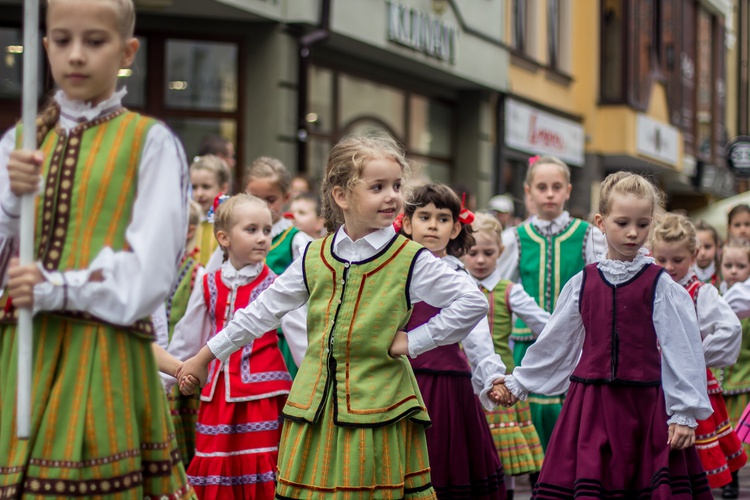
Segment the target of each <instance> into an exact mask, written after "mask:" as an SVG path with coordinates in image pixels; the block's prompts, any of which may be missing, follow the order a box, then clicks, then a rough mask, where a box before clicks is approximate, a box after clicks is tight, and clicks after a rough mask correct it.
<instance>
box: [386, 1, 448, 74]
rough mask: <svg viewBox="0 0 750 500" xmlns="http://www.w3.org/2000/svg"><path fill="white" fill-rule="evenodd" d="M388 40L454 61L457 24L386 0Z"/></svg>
mask: <svg viewBox="0 0 750 500" xmlns="http://www.w3.org/2000/svg"><path fill="white" fill-rule="evenodd" d="M386 7H387V9H388V40H390V41H391V42H395V43H397V44H399V45H404V46H406V47H410V48H412V49H414V50H416V51H419V52H422V53H424V54H427V55H428V56H430V57H434V58H436V59H440V60H441V61H447V62H449V63H455V61H456V48H457V42H458V28H457V27H455V26H451V25H449V24H447V23H444V22H443V21H442V20H440V19H439V18H438V17H436V16H433V15H431V14H427V13H425V12H420V11H418V10H417V9H414V8H412V7H408V6H406V5H402V4H400V3H396V2H391V1H389V0H386Z"/></svg>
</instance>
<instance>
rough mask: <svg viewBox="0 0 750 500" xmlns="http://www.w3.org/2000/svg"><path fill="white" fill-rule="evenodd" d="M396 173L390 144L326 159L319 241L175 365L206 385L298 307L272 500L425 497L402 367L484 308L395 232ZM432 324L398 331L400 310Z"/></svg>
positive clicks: (419, 413)
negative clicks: (302, 331)
mask: <svg viewBox="0 0 750 500" xmlns="http://www.w3.org/2000/svg"><path fill="white" fill-rule="evenodd" d="M408 170H409V163H408V162H407V160H406V159H405V155H404V152H403V150H401V148H400V147H399V145H398V143H397V142H396V141H395V140H394V139H392V138H390V137H387V136H385V137H361V136H352V137H347V138H345V139H342V140H341V141H340V142H339V143H338V144H337V145H336V146H335V147H334V148H333V149H332V150H331V153H330V155H329V158H328V164H327V166H326V172H325V177H324V180H323V188H322V191H323V213H324V216H325V218H326V228H327V229H328V231H329V235H328V236H327V237H326V238H323V239H318V240H315V241H313V242H312V243H311V244H310V245H308V247H307V249H306V250H305V253H304V255H303V257H302V258H301V259H297V260H296V261H294V262H293V263H292V265H291V266H289V268H288V269H287V270H286V271H285V272H284V274H282V275H281V276H279V277H278V278H277V279H276V281H275V282H274V283H273V285H271V286H270V287H269V288H268V289H267V290H266V291H264V292H263V293H262V294H261V295H260V296H259V297H258V298H257V299H256V300H255V301H254V302H252V303H251V304H250V305H249V306H248V307H247V308H245V309H242V310H239V311H237V313H236V314H235V316H234V319H233V320H232V321H231V322H230V323H229V325H228V326H227V327H226V328H225V329H224V330H222V331H221V332H219V333H217V334H216V336H215V337H213V338H212V339H211V340H209V341H208V345H207V346H206V347H204V348H203V349H201V351H200V352H199V353H198V354H197V355H196V356H195V357H194V358H192V359H189V360H187V361H186V362H185V364H184V365H183V367H182V369H181V371H180V373H178V380H179V381H180V384H181V387H182V388H183V389H184V390H185V391H188V392H189V391H190V390H192V389H193V386H192V384H191V383H190V381H189V380H188V377H189V376H194V377H196V379H197V380H199V381H200V383H201V384H205V382H206V377H207V366H208V364H209V363H210V362H211V361H212V360H213V359H215V358H216V359H220V360H224V359H226V358H227V357H228V356H229V354H230V353H232V352H234V351H236V350H237V349H239V348H241V347H242V346H243V345H245V344H247V343H249V342H252V341H253V339H254V338H256V337H258V336H260V335H262V334H263V332H265V331H268V330H269V329H271V328H276V327H278V325H279V318H280V317H282V316H283V315H284V314H286V313H288V312H289V311H293V310H295V309H297V308H299V307H300V306H302V305H304V304H307V306H308V314H307V339H308V348H307V351H306V353H305V357H304V360H303V362H302V364H301V365H300V371H299V375H298V377H297V378H296V379H295V381H294V385H293V386H292V390H291V392H290V394H289V398H288V399H287V403H286V405H285V406H284V410H283V412H282V416H283V417H284V419H285V422H284V430H283V433H282V437H281V444H280V445H279V472H278V476H277V489H276V494H277V497H278V498H294V499H297V498H316V499H320V498H323V499H342V500H343V499H344V498H378V499H385V500H389V499H406V500H416V499H419V500H421V499H434V498H435V491H434V489H433V487H432V484H431V480H430V465H429V458H428V452H427V445H426V442H425V427H426V426H428V425H429V424H430V420H429V417H428V415H427V412H426V408H425V405H424V402H423V401H422V397H421V395H420V392H419V388H418V386H417V382H416V380H415V378H414V372H413V371H412V369H411V367H410V365H409V361H408V360H407V359H406V357H405V356H404V355H407V354H408V355H409V356H411V357H416V356H418V355H419V354H422V353H423V352H427V351H429V350H431V349H434V348H435V347H437V346H440V345H448V344H453V343H456V342H459V341H461V340H463V339H464V338H465V337H466V335H468V333H469V332H470V331H471V330H472V329H473V328H474V327H475V326H476V325H477V323H478V322H479V321H480V320H481V319H482V318H483V317H484V316H486V314H487V300H486V299H485V298H484V295H483V294H482V293H481V292H480V291H479V290H478V289H476V288H474V287H467V286H466V281H465V280H462V279H459V278H458V276H457V274H456V272H455V270H453V269H451V268H450V267H448V266H447V265H446V264H445V263H444V262H442V261H441V260H439V259H437V258H435V257H434V256H432V255H431V254H430V253H429V252H428V251H426V249H425V248H424V247H422V246H421V245H419V244H418V243H414V242H413V241H410V240H409V239H407V238H406V237H404V236H402V235H398V234H396V231H395V229H394V228H393V221H394V219H395V218H396V216H397V214H398V213H399V212H400V210H401V208H402V205H403V198H402V192H401V186H402V183H403V182H404V178H405V177H406V176H407V174H408ZM417 302H426V303H427V304H429V305H430V306H432V307H435V308H438V309H440V312H439V313H438V314H437V315H435V316H434V317H433V318H431V319H430V320H429V321H428V322H426V323H425V324H423V325H421V326H419V327H417V328H415V329H413V330H411V331H410V332H409V334H408V336H407V334H406V332H405V331H404V330H403V328H404V326H405V325H406V323H407V321H408V320H409V317H410V315H411V310H412V305H413V304H415V303H417Z"/></svg>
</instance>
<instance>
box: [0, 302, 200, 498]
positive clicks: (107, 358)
mask: <svg viewBox="0 0 750 500" xmlns="http://www.w3.org/2000/svg"><path fill="white" fill-rule="evenodd" d="M17 350H18V343H17V341H16V327H15V325H0V498H20V497H21V496H24V497H26V498H30V497H34V498H45V497H53V496H55V497H73V496H96V497H97V498H107V499H126V498H149V497H150V498H167V499H170V500H176V499H183V498H195V495H194V493H193V491H192V488H190V486H189V485H188V483H187V478H186V476H185V469H184V468H183V465H182V462H181V461H180V452H179V450H178V448H177V442H176V440H175V435H174V431H173V430H172V424H171V422H170V418H169V410H168V408H167V399H166V397H165V395H164V390H163V388H162V386H161V382H160V379H159V374H158V372H157V368H156V362H155V360H154V355H153V352H152V351H151V342H150V341H149V340H146V339H143V338H139V337H136V336H134V335H132V334H130V333H127V332H125V331H123V330H118V329H115V328H113V327H109V326H105V325H102V324H99V323H82V322H79V321H73V320H67V319H63V318H59V317H53V316H49V315H46V314H41V315H37V316H36V318H35V319H34V345H33V353H34V361H33V367H32V372H33V380H32V398H31V401H32V417H31V436H30V438H29V439H28V440H23V441H21V440H18V439H17V438H16V429H15V428H16V411H15V410H16V378H17V373H16V372H17V363H18V360H17Z"/></svg>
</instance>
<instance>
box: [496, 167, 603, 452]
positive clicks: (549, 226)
mask: <svg viewBox="0 0 750 500" xmlns="http://www.w3.org/2000/svg"><path fill="white" fill-rule="evenodd" d="M524 189H525V191H526V195H527V198H528V200H529V202H530V204H531V205H532V206H533V207H534V211H535V213H536V215H534V216H532V217H531V219H530V220H529V222H527V223H525V224H522V225H520V226H517V227H515V228H514V229H513V230H512V231H509V232H506V233H505V234H504V235H503V245H504V246H505V251H503V253H502V255H501V256H500V259H499V261H498V268H499V269H500V271H499V273H500V276H501V277H502V278H503V279H507V280H510V281H512V282H519V281H520V283H521V285H522V286H523V288H524V289H525V290H526V292H527V293H528V294H529V295H531V296H532V297H533V298H534V300H536V302H537V304H539V306H540V307H541V308H542V309H544V310H546V311H548V312H552V311H554V310H555V305H556V303H557V298H558V295H559V294H560V290H562V288H563V286H564V285H565V283H567V281H568V280H569V279H570V278H571V277H572V276H573V275H575V274H576V273H577V272H579V271H580V270H581V269H583V267H584V266H585V265H586V264H591V263H593V262H596V259H597V257H598V255H599V254H600V253H601V252H603V251H604V249H605V243H604V238H603V237H602V234H601V231H599V230H598V229H597V228H596V227H594V226H593V225H592V224H590V223H588V222H586V221H584V220H581V219H576V218H574V217H571V216H570V214H569V213H568V212H567V211H566V210H565V203H566V202H567V201H568V199H570V192H571V190H572V189H573V186H572V185H571V184H570V169H569V168H568V166H567V165H566V164H565V163H564V162H563V161H561V160H560V159H558V158H555V157H554V156H542V157H541V158H540V157H538V156H537V157H534V158H531V159H530V160H529V168H528V170H527V172H526V179H525V182H524ZM511 339H512V340H513V342H514V350H513V358H514V361H515V364H516V366H518V365H520V364H521V360H523V357H524V354H525V352H526V349H528V348H529V346H530V345H531V344H532V343H533V342H534V335H533V332H532V331H531V329H530V328H529V327H528V325H526V324H524V322H523V321H522V320H520V319H519V320H518V321H516V323H515V324H514V326H513V333H512V336H511ZM529 405H530V407H531V418H532V420H533V422H534V426H535V427H536V429H537V431H538V432H539V437H540V438H541V440H542V447H543V448H544V449H546V448H547V443H548V442H549V438H550V436H551V434H552V429H553V428H554V425H555V422H556V421H557V415H559V413H560V409H561V408H562V398H561V396H559V395H557V396H552V397H547V396H542V395H533V396H532V397H531V398H530V399H529Z"/></svg>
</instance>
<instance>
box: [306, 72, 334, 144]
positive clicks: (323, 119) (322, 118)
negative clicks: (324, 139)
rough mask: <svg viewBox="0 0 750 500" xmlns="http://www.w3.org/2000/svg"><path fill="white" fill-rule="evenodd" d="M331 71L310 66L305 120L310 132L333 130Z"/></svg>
mask: <svg viewBox="0 0 750 500" xmlns="http://www.w3.org/2000/svg"><path fill="white" fill-rule="evenodd" d="M333 78H334V75H333V71H331V70H330V69H328V68H321V67H320V66H313V67H311V68H310V80H309V84H310V86H309V90H308V92H309V102H308V109H309V112H308V113H307V122H308V123H309V124H310V131H311V132H321V133H329V132H331V131H332V130H333V126H334V120H333Z"/></svg>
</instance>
